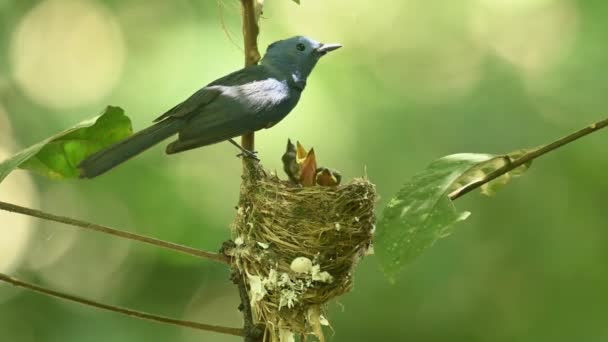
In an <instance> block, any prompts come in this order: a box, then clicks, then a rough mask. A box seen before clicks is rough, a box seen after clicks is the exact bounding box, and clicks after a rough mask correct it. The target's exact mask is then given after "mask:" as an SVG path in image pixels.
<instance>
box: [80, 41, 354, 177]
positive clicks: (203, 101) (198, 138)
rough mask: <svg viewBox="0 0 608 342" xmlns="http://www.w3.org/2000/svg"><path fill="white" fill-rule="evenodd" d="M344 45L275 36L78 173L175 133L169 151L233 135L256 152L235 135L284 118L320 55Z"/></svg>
mask: <svg viewBox="0 0 608 342" xmlns="http://www.w3.org/2000/svg"><path fill="white" fill-rule="evenodd" d="M340 47H342V45H340V44H324V43H320V42H317V41H315V40H313V39H311V38H308V37H305V36H294V37H291V38H287V39H283V40H279V41H276V42H274V43H272V44H270V45H269V46H268V48H267V49H266V53H265V54H264V57H263V58H262V59H261V61H260V63H259V64H257V65H252V66H247V67H245V68H243V69H240V70H237V71H235V72H233V73H230V74H228V75H226V76H224V77H221V78H219V79H217V80H215V81H213V82H211V83H209V84H208V85H206V86H205V87H203V88H201V89H200V90H198V91H197V92H195V93H194V94H193V95H191V96H190V97H189V98H187V99H186V100H185V101H183V102H181V103H179V104H178V105H176V106H174V107H173V108H171V109H169V110H168V111H167V112H166V113H164V114H162V115H161V116H160V117H158V118H157V119H156V120H154V124H153V125H151V126H150V127H148V128H145V129H143V130H141V131H139V132H137V133H135V134H133V135H131V136H129V137H127V138H126V139H124V140H121V141H119V142H117V143H115V144H113V145H110V146H109V147H106V148H104V149H102V150H100V151H98V152H95V153H93V154H91V155H90V156H88V157H86V158H85V159H84V160H83V161H82V162H80V163H79V165H78V168H79V170H80V177H81V178H94V177H97V176H99V175H101V174H103V173H105V172H107V171H109V170H111V169H113V168H114V167H116V166H118V165H119V164H122V163H123V162H125V161H127V160H128V159H130V158H132V157H134V156H136V155H137V154H139V153H141V152H142V151H144V150H146V149H148V148H150V147H152V146H154V145H156V144H158V143H160V142H161V141H163V140H165V139H168V138H169V137H171V136H173V135H176V134H177V139H176V140H175V141H173V142H171V143H170V144H169V145H167V147H166V153H167V154H174V153H179V152H183V151H187V150H191V149H194V148H198V147H202V146H207V145H211V144H215V143H218V142H221V141H225V140H229V141H230V142H231V143H233V144H235V145H237V146H238V147H239V148H240V149H241V150H242V151H243V152H244V153H245V155H248V156H252V155H253V153H254V152H252V151H247V150H244V149H243V148H242V147H240V145H238V144H237V143H236V142H234V141H233V140H232V138H234V137H237V136H239V135H243V134H246V133H249V132H254V131H258V130H261V129H264V128H270V127H272V126H274V125H275V124H277V123H278V122H279V121H281V120H282V119H283V118H285V116H287V114H289V113H290V112H291V110H292V109H293V108H294V107H295V106H296V105H297V103H298V101H299V100H300V97H301V94H302V91H304V88H305V87H306V80H307V78H308V76H309V75H310V73H311V72H312V70H313V68H314V67H315V65H316V64H317V62H318V61H319V59H320V58H321V57H323V56H325V55H326V54H327V53H329V52H331V51H334V50H336V49H338V48H340Z"/></svg>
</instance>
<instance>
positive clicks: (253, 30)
mask: <svg viewBox="0 0 608 342" xmlns="http://www.w3.org/2000/svg"><path fill="white" fill-rule="evenodd" d="M262 3H263V2H261V1H260V2H258V1H257V0H241V7H242V14H243V45H244V47H245V66H246V67H247V66H250V65H255V64H257V63H258V62H259V60H260V52H259V51H258V35H259V33H260V28H259V26H258V19H259V15H260V14H261V11H262V9H261V6H262ZM256 4H257V5H258V6H260V8H257V9H256ZM257 10H259V12H256V11H257ZM241 146H242V147H243V148H244V149H246V150H249V151H253V150H254V149H255V135H254V133H253V132H250V133H247V134H244V135H243V136H242V137H241ZM253 163H254V162H253V161H252V159H251V158H243V176H247V175H248V174H250V172H247V169H248V168H249V167H251V166H253V165H254V164H253ZM232 280H233V282H234V283H235V284H237V286H238V288H239V295H240V297H241V308H242V312H243V318H244V329H243V330H244V333H245V342H260V341H262V340H263V339H264V335H263V331H264V326H263V325H260V326H256V325H255V324H254V321H253V314H252V312H251V305H250V303H249V295H248V294H247V287H246V286H247V285H246V283H245V279H244V276H243V274H241V273H240V270H238V269H234V270H233V273H232Z"/></svg>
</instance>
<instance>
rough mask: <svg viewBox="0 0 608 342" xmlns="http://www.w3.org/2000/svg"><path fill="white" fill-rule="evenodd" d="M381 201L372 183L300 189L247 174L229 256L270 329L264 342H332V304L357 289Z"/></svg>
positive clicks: (252, 171)
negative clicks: (296, 341)
mask: <svg viewBox="0 0 608 342" xmlns="http://www.w3.org/2000/svg"><path fill="white" fill-rule="evenodd" d="M375 201H376V192H375V186H374V185H373V184H372V183H370V182H369V181H367V180H366V179H355V180H353V181H352V182H350V183H348V184H345V185H341V186H337V187H321V186H314V187H300V186H294V185H293V184H291V183H289V182H286V181H281V180H279V179H278V178H277V177H276V176H267V174H266V172H264V170H262V169H261V168H260V167H259V166H254V165H250V166H249V167H248V168H247V172H246V173H245V176H244V180H243V183H242V186H241V199H240V203H239V207H238V213H237V216H236V219H235V222H234V225H233V231H232V233H233V240H234V242H235V244H236V247H235V248H234V249H233V250H232V251H231V252H230V253H229V254H231V255H232V256H233V258H232V262H233V266H234V268H235V269H237V270H238V271H239V272H240V273H241V274H242V275H243V278H244V279H245V281H246V285H247V290H248V292H249V297H250V299H251V307H252V310H253V313H254V319H255V320H256V321H257V322H260V323H263V324H265V325H266V332H265V337H264V341H272V342H275V341H284V340H285V341H287V340H289V336H293V335H292V334H297V335H300V334H314V335H316V336H317V337H318V338H319V339H320V340H322V341H323V340H324V338H323V334H322V332H321V325H324V324H326V323H327V322H326V320H325V319H324V317H323V311H324V304H325V303H327V301H328V300H330V299H332V298H335V297H337V296H340V295H342V294H344V293H345V292H347V291H349V290H350V289H351V288H352V285H353V279H352V270H353V267H354V265H355V264H356V263H357V261H358V260H359V259H360V258H361V257H362V256H363V255H365V253H366V252H367V251H368V249H369V248H370V245H371V239H372V234H373V229H374V223H375V217H374V204H375ZM294 260H296V261H294Z"/></svg>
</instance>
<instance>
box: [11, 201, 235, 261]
mask: <svg viewBox="0 0 608 342" xmlns="http://www.w3.org/2000/svg"><path fill="white" fill-rule="evenodd" d="M0 209H2V210H6V211H10V212H14V213H18V214H23V215H28V216H33V217H38V218H41V219H43V220H48V221H53V222H59V223H64V224H67V225H70V226H74V227H79V228H82V229H86V230H92V231H95V232H100V233H104V234H108V235H113V236H117V237H120V238H123V239H128V240H134V241H138V242H142V243H146V244H149V245H153V246H156V247H160V248H164V249H169V250H172V251H177V252H180V253H184V254H188V255H193V256H196V257H199V258H204V259H209V260H213V261H217V262H221V263H224V264H228V263H229V259H228V257H226V256H225V255H222V254H218V253H211V252H206V251H202V250H199V249H196V248H192V247H188V246H183V245H179V244H176V243H172V242H168V241H163V240H158V239H154V238H151V237H147V236H143V235H138V234H135V233H130V232H126V231H122V230H117V229H113V228H110V227H106V226H102V225H99V224H95V223H90V222H86V221H82V220H77V219H73V218H70V217H66V216H59V215H53V214H49V213H45V212H43V211H40V210H36V209H30V208H26V207H22V206H18V205H15V204H11V203H6V202H2V201H0Z"/></svg>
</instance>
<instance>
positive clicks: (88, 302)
mask: <svg viewBox="0 0 608 342" xmlns="http://www.w3.org/2000/svg"><path fill="white" fill-rule="evenodd" d="M0 281H3V282H6V283H9V284H12V285H14V286H17V287H21V288H24V289H28V290H31V291H35V292H38V293H42V294H44V295H47V296H50V297H54V298H60V299H63V300H67V301H71V302H76V303H79V304H82V305H87V306H92V307H95V308H98V309H103V310H107V311H111V312H116V313H119V314H121V315H126V316H131V317H136V318H140V319H145V320H149V321H154V322H158V323H164V324H170V325H178V326H182V327H187V328H192V329H197V330H205V331H212V332H217V333H220V334H227V335H234V336H244V332H243V329H239V328H228V327H222V326H218V325H210V324H203V323H198V322H191V321H182V320H179V319H173V318H168V317H163V316H157V315H152V314H149V313H146V312H141V311H136V310H131V309H125V308H121V307H118V306H112V305H107V304H103V303H99V302H95V301H92V300H89V299H85V298H81V297H77V296H73V295H69V294H66V293H62V292H58V291H54V290H50V289H47V288H44V287H41V286H38V285H34V284H30V283H27V282H25V281H22V280H19V279H15V278H12V277H9V276H7V275H5V274H3V273H0Z"/></svg>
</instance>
